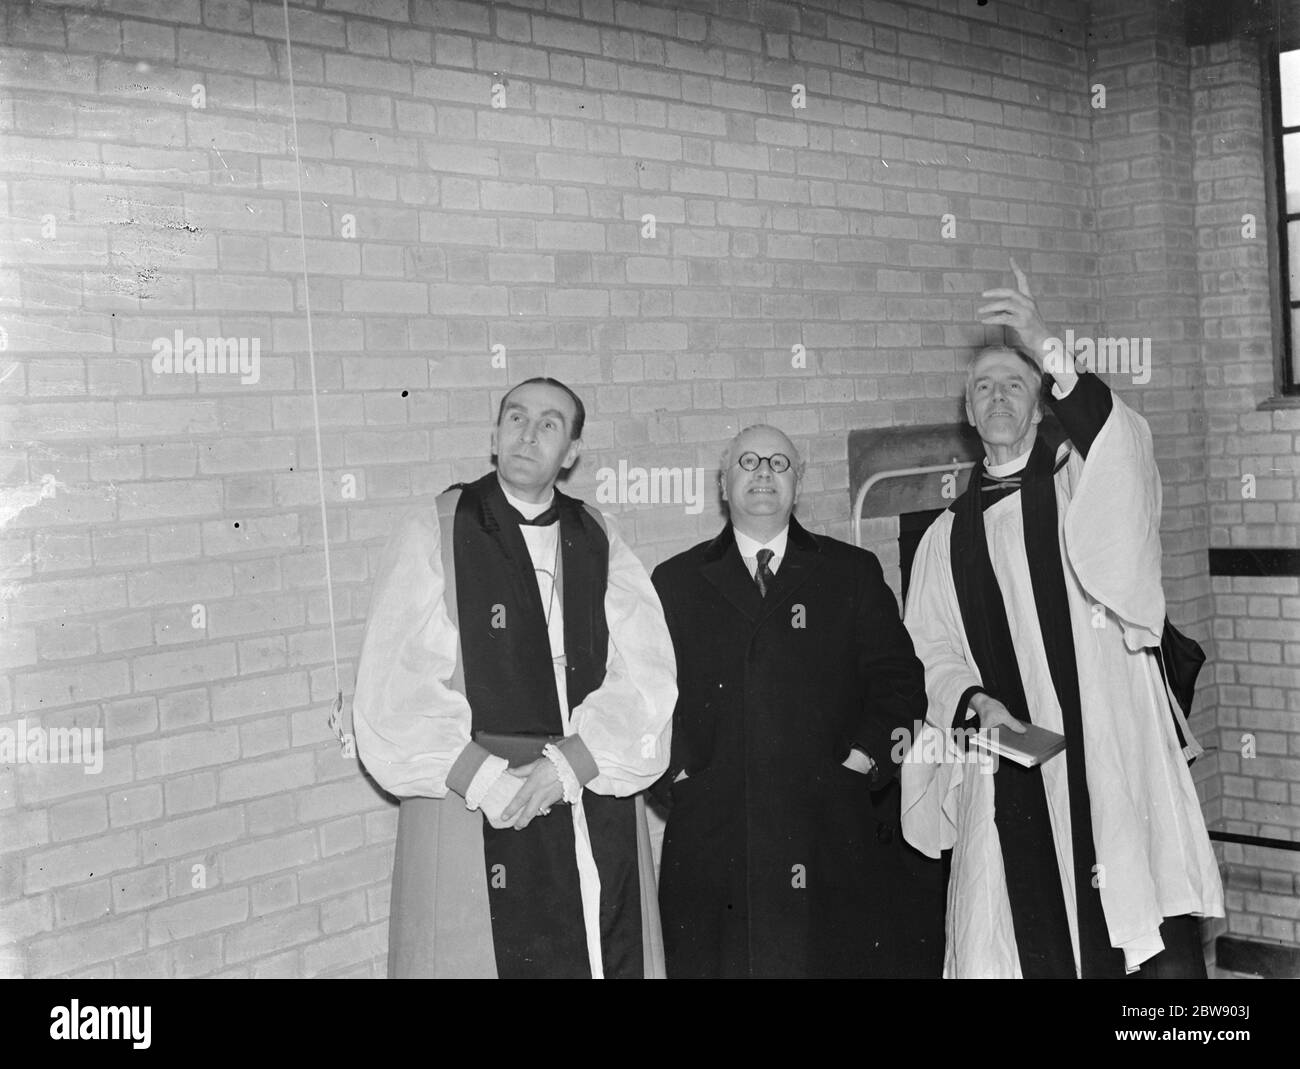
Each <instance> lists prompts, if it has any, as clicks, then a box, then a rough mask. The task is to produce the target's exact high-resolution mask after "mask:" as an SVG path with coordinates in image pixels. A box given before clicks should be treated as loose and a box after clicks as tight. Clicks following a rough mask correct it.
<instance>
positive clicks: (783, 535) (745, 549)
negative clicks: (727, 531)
mask: <svg viewBox="0 0 1300 1069" xmlns="http://www.w3.org/2000/svg"><path fill="white" fill-rule="evenodd" d="M732 530H733V532H734V534H735V536H736V549H738V550H739V551H740V555H741V556H742V557H750V558H753V557H757V556H758V551H759V550H760V549H770V550H771V551H772V555H773V556H774V557H776V558H777V560H778V561H779V560H783V559H784V558H785V545H786V542H787V540H788V539H789V538H790V525H789V524H788V523H787V524H786V525H785V526H784V527H782V528H781V532H780V534H777V535H775V536H773V537H772V538H770V539H769V540H768V541H766V542H759V541H757V540H756V539H753V538H750V537H749V535H747V534H745V533H744V532H743V531H741V530H739V529H737V528H732Z"/></svg>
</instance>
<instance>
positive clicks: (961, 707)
mask: <svg viewBox="0 0 1300 1069" xmlns="http://www.w3.org/2000/svg"><path fill="white" fill-rule="evenodd" d="M987 693H988V691H987V690H985V689H984V688H983V687H967V688H966V689H965V690H964V691H962V692H961V697H960V698H958V699H957V712H956V713H954V714H953V718H952V729H953V730H954V731H956V730H958V729H959V728H970V729H973V730H975V731H979V729H980V715H979V713H977V712H976V711H975V710H974V709H972V708H971V707H970V702H971V699H972V698H973V697H975V695H976V694H987Z"/></svg>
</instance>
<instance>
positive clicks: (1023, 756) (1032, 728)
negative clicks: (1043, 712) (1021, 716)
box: [970, 724, 1065, 768]
mask: <svg viewBox="0 0 1300 1069" xmlns="http://www.w3.org/2000/svg"><path fill="white" fill-rule="evenodd" d="M970 741H971V745H972V746H978V747H979V748H980V749H981V750H984V751H985V752H987V753H991V754H996V755H997V756H998V757H1005V758H1006V759H1007V760H1008V761H1014V762H1015V763H1016V764H1018V765H1023V766H1024V767H1025V768H1036V767H1037V766H1039V765H1041V764H1043V763H1044V762H1046V761H1050V760H1051V759H1052V758H1053V757H1055V756H1056V755H1057V754H1058V753H1060V752H1061V751H1062V750H1064V749H1065V736H1064V735H1062V734H1061V733H1060V732H1059V731H1049V730H1048V729H1047V728H1043V727H1039V726H1038V725H1037V724H1026V725H1025V733H1024V734H1023V735H1017V734H1016V733H1015V732H1014V731H1011V730H1010V729H1006V730H1004V729H1002V728H994V729H993V730H992V731H991V732H990V731H980V732H978V733H977V734H975V735H972V736H971V740H970Z"/></svg>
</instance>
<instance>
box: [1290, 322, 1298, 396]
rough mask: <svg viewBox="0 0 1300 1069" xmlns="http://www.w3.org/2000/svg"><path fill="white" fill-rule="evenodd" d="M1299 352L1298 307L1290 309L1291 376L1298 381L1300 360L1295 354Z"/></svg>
mask: <svg viewBox="0 0 1300 1069" xmlns="http://www.w3.org/2000/svg"><path fill="white" fill-rule="evenodd" d="M1297 354H1300V308H1292V309H1291V378H1292V379H1293V380H1294V381H1296V382H1300V367H1296V365H1297V364H1300V360H1297V359H1296V355H1297Z"/></svg>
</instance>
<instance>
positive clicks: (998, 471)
mask: <svg viewBox="0 0 1300 1069" xmlns="http://www.w3.org/2000/svg"><path fill="white" fill-rule="evenodd" d="M1033 451H1034V447H1033V446H1032V445H1031V446H1030V447H1029V448H1028V449H1026V450H1025V451H1024V452H1023V453H1021V454H1020V456H1018V457H1016V459H1015V460H1008V461H1007V462H1006V463H1005V464H990V463H989V459H988V457H985V458H984V467H985V468H986V469H987V470H988V473H989V474H990V475H997V476H999V477H1001V476H1004V475H1014V474H1015V473H1016V472H1018V471H1020V470H1021V469H1022V468H1023V467H1024V466H1025V465H1026V464H1028V463H1029V454H1030V453H1032V452H1033Z"/></svg>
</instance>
